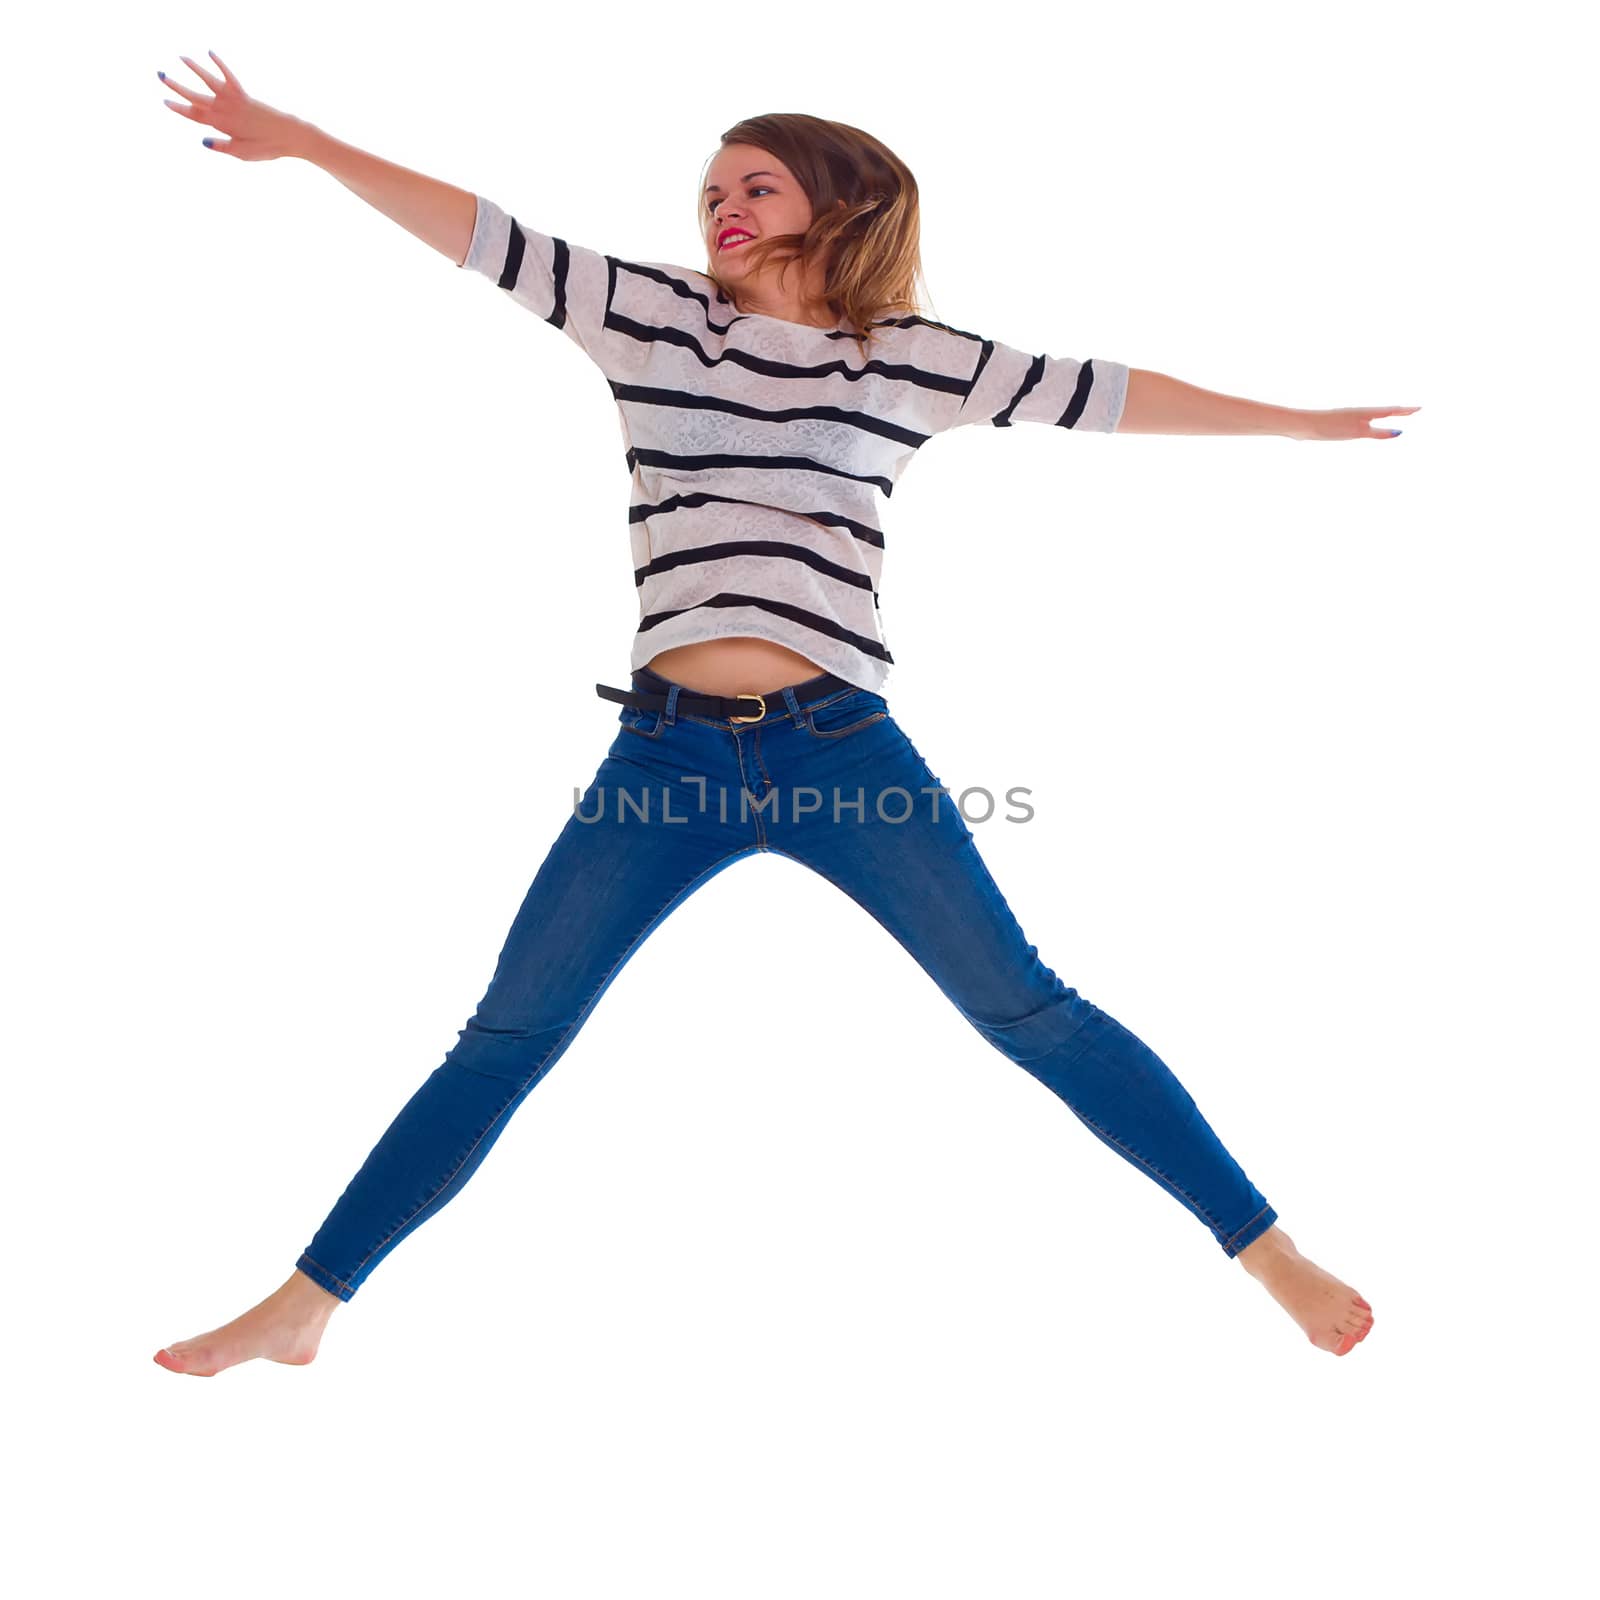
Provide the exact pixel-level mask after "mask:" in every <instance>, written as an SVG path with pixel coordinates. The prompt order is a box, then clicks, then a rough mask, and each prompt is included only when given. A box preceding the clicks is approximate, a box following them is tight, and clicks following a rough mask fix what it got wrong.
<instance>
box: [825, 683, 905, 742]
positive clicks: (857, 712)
mask: <svg viewBox="0 0 1600 1600" xmlns="http://www.w3.org/2000/svg"><path fill="white" fill-rule="evenodd" d="M888 715H889V708H888V705H887V704H886V703H885V701H884V698H883V696H882V695H881V694H874V693H873V692H872V690H870V689H852V690H849V691H848V692H846V693H845V694H841V695H837V696H835V698H833V699H832V700H824V701H821V702H820V703H819V704H817V705H814V706H812V707H811V708H810V709H809V710H808V711H807V712H806V713H805V725H806V728H807V730H808V731H809V732H811V733H812V734H814V735H815V736H816V737H817V738H818V739H843V738H845V737H846V736H847V735H849V734H852V733H856V732H858V731H859V730H860V729H862V728H867V727H870V726H871V725H872V724H873V723H874V722H882V721H883V719H884V718H885V717H887V716H888Z"/></svg>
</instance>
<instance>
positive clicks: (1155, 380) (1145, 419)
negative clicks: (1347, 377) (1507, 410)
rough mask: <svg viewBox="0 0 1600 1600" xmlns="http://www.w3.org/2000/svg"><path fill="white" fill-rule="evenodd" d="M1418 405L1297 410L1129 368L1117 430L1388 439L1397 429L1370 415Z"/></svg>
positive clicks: (1394, 412) (1390, 413)
mask: <svg viewBox="0 0 1600 1600" xmlns="http://www.w3.org/2000/svg"><path fill="white" fill-rule="evenodd" d="M1420 409H1421V408H1420V407H1419V406H1351V407H1348V408H1346V409H1344V410H1337V411H1297V410H1295V409H1294V408H1293V407H1291V406H1271V405H1266V404H1264V403H1262V402H1261V401H1258V400H1245V399H1242V398H1240V397H1239V396H1238V395H1232V394H1214V393H1212V391H1211V390H1210V389H1197V388H1196V387H1195V386H1194V385H1193V384H1192V383H1183V382H1181V381H1180V380H1179V379H1177V378H1169V377H1168V376H1167V375H1166V373H1164V372H1148V371H1146V370H1145V369H1144V368H1143V367H1134V368H1132V369H1131V370H1130V371H1129V373H1128V396H1127V400H1126V401H1125V402H1124V404H1123V408H1122V418H1121V420H1120V421H1119V422H1118V423H1117V432H1118V433H1275V434H1279V435H1281V436H1282V437H1283V438H1285V439H1392V438H1394V437H1395V436H1396V435H1397V434H1398V433H1399V432H1400V430H1399V429H1398V428H1374V427H1372V426H1371V422H1372V419H1373V418H1374V417H1395V416H1401V415H1408V414H1409V413H1411V412H1413V411H1417V410H1420Z"/></svg>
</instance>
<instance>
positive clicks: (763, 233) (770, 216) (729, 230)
mask: <svg viewBox="0 0 1600 1600" xmlns="http://www.w3.org/2000/svg"><path fill="white" fill-rule="evenodd" d="M706 184H707V188H706V191H705V193H704V195H703V196H702V203H703V204H704V207H705V217H704V224H705V238H706V254H707V256H708V257H709V258H710V260H711V262H712V264H713V266H714V267H715V268H716V272H717V275H718V277H720V278H722V279H724V280H725V281H726V282H727V283H728V284H729V285H731V286H733V287H735V288H737V287H741V286H744V280H745V268H744V261H743V257H744V253H745V252H746V251H747V250H748V249H749V248H750V244H751V243H752V242H753V241H754V240H756V239H770V238H772V237H773V236H774V235H775V234H780V233H804V232H805V231H806V229H807V228H809V227H810V226H811V202H810V201H809V200H808V199H806V193H805V190H804V189H802V188H801V187H800V185H799V184H798V183H797V182H796V181H795V179H794V177H793V175H792V174H791V173H790V171H789V169H788V168H787V167H786V166H784V164H783V163H782V162H781V161H780V160H778V158H777V157H776V156H775V155H772V154H771V153H770V152H769V151H766V150H763V149H761V148H760V147H759V146H757V145H753V144H725V145H723V146H722V148H721V149H720V150H719V151H718V152H717V154H716V157H715V159H714V160H713V161H712V163H711V166H710V168H709V169H708V170H707V173H706ZM741 233H743V234H748V235H749V236H750V237H749V238H748V239H747V240H746V241H745V242H744V243H742V244H741V243H739V242H738V235H739V234H741ZM724 234H729V235H732V236H733V237H732V238H731V240H730V242H729V243H728V244H724V243H723V242H722V239H723V235H724ZM782 265H783V263H782V261H781V259H780V260H779V261H775V262H773V263H772V264H771V266H770V267H769V269H768V272H767V274H766V275H767V276H768V277H772V278H774V280H775V276H776V273H777V272H778V270H779V269H780V268H781V266H782ZM791 277H792V275H791Z"/></svg>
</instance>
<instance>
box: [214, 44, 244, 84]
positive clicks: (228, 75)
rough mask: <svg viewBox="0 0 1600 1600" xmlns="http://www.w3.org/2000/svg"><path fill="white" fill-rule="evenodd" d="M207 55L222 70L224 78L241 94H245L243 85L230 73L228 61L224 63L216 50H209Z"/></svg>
mask: <svg viewBox="0 0 1600 1600" xmlns="http://www.w3.org/2000/svg"><path fill="white" fill-rule="evenodd" d="M206 54H207V55H208V56H210V57H211V59H212V60H213V61H215V62H216V64H217V66H218V67H219V68H220V69H221V71H222V76H223V78H224V79H225V80H226V81H227V82H229V83H231V84H232V85H233V86H234V88H235V89H237V90H238V91H239V93H240V94H243V93H244V85H243V84H242V83H240V82H239V80H238V79H237V78H236V77H234V75H233V74H232V73H231V72H229V71H228V63H227V62H226V61H224V60H223V59H222V57H221V56H219V55H218V54H217V52H216V51H215V50H207V51H206Z"/></svg>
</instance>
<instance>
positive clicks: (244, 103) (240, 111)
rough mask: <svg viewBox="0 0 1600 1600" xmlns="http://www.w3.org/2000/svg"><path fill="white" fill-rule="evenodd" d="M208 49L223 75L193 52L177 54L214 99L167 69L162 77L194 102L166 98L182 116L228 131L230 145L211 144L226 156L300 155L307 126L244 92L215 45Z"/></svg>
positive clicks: (267, 157) (246, 158)
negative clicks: (190, 55) (200, 61)
mask: <svg viewBox="0 0 1600 1600" xmlns="http://www.w3.org/2000/svg"><path fill="white" fill-rule="evenodd" d="M206 54H207V55H209V56H210V57H211V59H212V60H213V61H215V62H216V64H217V66H218V67H219V68H220V69H221V72H222V76H221V77H220V78H217V77H214V76H213V75H212V74H211V73H209V72H207V71H206V70H205V68H204V67H201V66H199V65H197V64H196V63H195V62H193V61H191V60H190V59H189V58H188V56H179V57H178V59H179V60H180V61H181V62H183V63H184V64H185V65H186V66H187V67H188V68H189V69H190V70H191V71H192V72H194V73H195V74H196V75H197V76H198V77H199V78H200V80H201V82H202V83H204V84H205V85H206V87H207V88H208V89H210V90H211V98H210V99H209V100H207V99H203V98H201V97H200V96H198V95H196V94H194V93H192V92H191V91H190V90H188V89H185V88H184V87H183V85H182V84H181V83H174V82H173V81H172V79H171V78H169V77H168V76H167V75H166V73H164V72H163V73H161V74H160V77H161V81H162V82H163V83H164V84H166V86H167V87H168V88H169V89H174V90H176V91H177V92H178V93H179V94H181V95H183V96H184V98H185V99H187V100H189V101H191V102H192V104H191V105H187V106H182V105H179V104H177V102H176V101H172V100H167V101H165V102H163V103H164V104H165V105H167V106H169V107H171V109H172V110H173V111H174V112H176V113H177V115H178V116H180V117H187V118H188V119H189V120H190V121H191V122H203V123H205V124H206V126H207V127H210V128H215V129H217V130H218V131H219V132H221V133H225V134H227V135H228V140H229V142H228V143H227V144H219V143H217V142H215V141H213V142H212V143H211V145H210V146H209V147H208V148H210V149H212V150H220V151H222V152H223V153H224V154H225V155H231V156H237V157H238V159H239V160H241V161H273V160H276V159H277V157H279V156H289V155H296V154H298V152H299V146H300V141H301V139H302V137H303V135H304V134H305V133H306V132H307V129H308V125H307V124H306V123H304V122H302V121H301V120H300V118H298V117H292V116H290V115H289V113H288V112H286V111H279V110H277V109H276V108H275V107H273V106H269V105H267V104H266V103H265V102H264V101H261V100H252V99H251V98H250V96H249V95H248V94H246V93H245V89H244V85H243V84H242V83H240V82H239V80H238V79H237V78H236V77H234V75H233V74H232V73H231V72H229V71H228V69H227V67H226V66H224V65H223V61H222V57H221V56H219V55H218V54H217V52H216V51H215V50H208V51H207V52H206Z"/></svg>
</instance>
